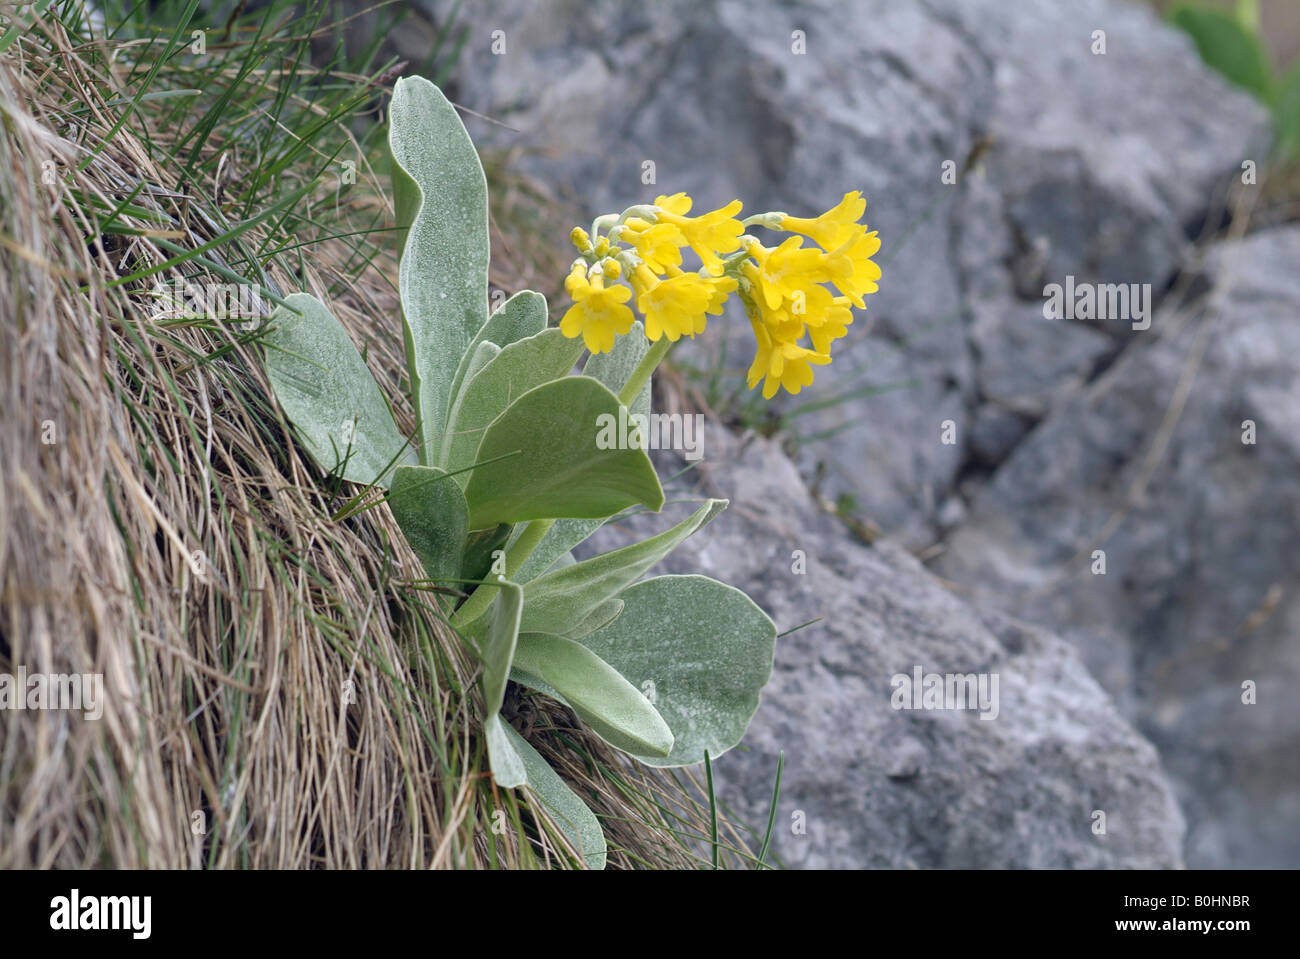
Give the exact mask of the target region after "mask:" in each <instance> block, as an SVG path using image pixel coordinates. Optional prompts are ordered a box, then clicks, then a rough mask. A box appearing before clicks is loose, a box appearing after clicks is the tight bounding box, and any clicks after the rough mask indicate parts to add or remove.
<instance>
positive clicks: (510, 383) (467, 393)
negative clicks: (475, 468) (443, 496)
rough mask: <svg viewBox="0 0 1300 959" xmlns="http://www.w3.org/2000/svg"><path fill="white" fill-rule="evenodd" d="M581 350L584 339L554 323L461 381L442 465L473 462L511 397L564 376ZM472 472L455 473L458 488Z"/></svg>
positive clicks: (458, 467)
mask: <svg viewBox="0 0 1300 959" xmlns="http://www.w3.org/2000/svg"><path fill="white" fill-rule="evenodd" d="M581 355H582V341H581V340H571V339H569V338H567V337H566V336H565V335H564V334H563V333H561V332H560V331H559V330H557V329H549V330H543V331H542V332H541V333H538V334H536V335H535V336H530V337H527V338H526V339H522V340H518V341H517V342H514V343H511V344H510V345H509V346H507V347H505V348H503V349H501V350H500V352H499V353H498V354H497V355H496V356H494V357H492V358H491V359H490V360H488V361H487V362H486V363H485V364H484V365H483V368H482V369H480V370H479V371H478V372H477V373H474V374H472V375H471V376H470V377H469V378H468V379H467V380H466V381H465V386H464V388H463V389H462V390H461V392H460V395H459V396H458V397H457V398H456V405H455V406H454V407H452V411H451V416H450V418H449V420H448V426H447V445H446V454H445V456H444V457H443V462H444V463H445V465H446V468H447V469H448V470H450V471H452V472H455V471H457V470H461V469H464V468H465V467H467V466H472V465H473V464H474V462H475V454H476V453H477V452H478V448H479V444H480V443H481V442H482V440H483V434H484V433H485V432H486V431H487V428H488V427H489V426H490V425H491V424H492V421H493V420H495V419H496V418H497V417H498V416H500V415H501V414H502V413H503V412H504V411H505V409H506V407H508V406H509V405H510V403H511V401H512V400H514V399H515V398H516V397H519V396H522V395H523V394H525V393H527V392H528V391H529V390H531V389H533V388H535V387H538V386H541V385H542V384H543V383H549V382H551V381H552V380H556V379H559V378H560V377H562V376H565V375H566V374H568V372H569V371H570V370H572V369H573V364H574V363H576V362H578V357H579V356H581ZM512 465H513V464H512ZM471 475H472V474H471V473H469V472H466V473H458V474H457V476H456V478H457V479H458V480H460V481H461V483H460V485H461V487H462V488H463V487H464V486H465V485H466V484H468V483H469V480H470V476H471Z"/></svg>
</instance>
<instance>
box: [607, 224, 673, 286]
mask: <svg viewBox="0 0 1300 959" xmlns="http://www.w3.org/2000/svg"><path fill="white" fill-rule="evenodd" d="M622 235H623V236H626V237H627V239H628V242H629V243H631V244H632V249H634V250H636V253H637V256H639V257H641V261H642V262H643V263H644V264H645V265H646V266H648V267H649V268H650V269H651V270H653V271H654V272H655V273H658V274H660V275H662V274H664V273H666V272H667V270H668V267H669V266H679V265H680V264H681V262H682V251H681V247H683V246H685V245H686V237H684V236H682V231H681V230H679V229H678V228H677V227H675V226H674V225H673V224H671V223H655V224H654V225H649V224H647V225H646V226H645V228H644V229H641V230H638V231H628V232H627V233H624V234H622Z"/></svg>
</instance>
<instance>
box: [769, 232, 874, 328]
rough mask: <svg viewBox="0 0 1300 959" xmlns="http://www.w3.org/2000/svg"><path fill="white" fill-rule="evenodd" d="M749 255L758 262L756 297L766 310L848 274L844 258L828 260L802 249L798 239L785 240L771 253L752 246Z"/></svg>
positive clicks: (815, 249) (812, 249) (827, 257)
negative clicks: (837, 276) (835, 277)
mask: <svg viewBox="0 0 1300 959" xmlns="http://www.w3.org/2000/svg"><path fill="white" fill-rule="evenodd" d="M751 252H752V253H753V256H754V258H755V259H756V260H757V261H758V264H759V265H758V270H757V271H756V272H755V274H751V275H753V276H755V282H756V283H757V286H758V288H759V295H760V296H761V298H762V299H763V301H764V303H765V304H766V305H767V306H768V307H769V308H770V309H774V310H775V309H777V308H778V307H780V305H781V303H782V302H783V301H785V300H796V299H798V298H799V297H800V296H804V297H806V296H807V295H808V293H809V291H810V290H812V289H813V288H814V287H816V286H817V284H819V283H825V282H827V281H828V280H830V279H832V278H833V277H834V276H835V275H836V274H837V273H838V274H840V275H841V276H848V275H849V274H850V273H851V272H852V266H851V261H850V260H849V258H848V256H847V255H840V256H839V257H830V256H827V255H826V254H825V253H823V252H822V251H821V250H818V249H817V248H815V247H813V248H811V249H807V250H805V249H803V239H802V238H801V237H797V236H792V237H789V238H787V239H786V240H785V242H783V243H782V244H781V245H780V246H778V247H777V248H776V249H774V250H769V249H768V248H767V247H765V246H763V245H762V244H761V243H755V244H754V245H753V246H752V248H751Z"/></svg>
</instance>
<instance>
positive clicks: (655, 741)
mask: <svg viewBox="0 0 1300 959" xmlns="http://www.w3.org/2000/svg"><path fill="white" fill-rule="evenodd" d="M514 665H515V669H516V670H517V671H518V674H522V675H524V676H535V677H537V678H538V679H540V680H541V681H542V682H543V683H545V684H546V685H547V686H549V687H550V688H551V689H554V690H555V691H556V692H557V693H559V694H560V696H561V697H562V699H563V701H564V702H565V703H567V704H568V705H569V706H571V707H572V708H573V711H574V712H576V713H577V714H578V715H579V716H580V717H581V718H582V720H583V721H584V722H585V723H586V724H587V725H588V726H590V727H591V728H592V730H593V731H594V732H595V733H596V735H598V736H599V737H600V738H601V739H603V740H605V742H607V743H609V744H610V745H611V746H613V747H615V748H616V749H621V750H623V751H624V752H628V753H632V754H634V755H649V756H668V755H669V754H670V753H671V751H672V748H673V734H672V731H671V730H670V729H669V728H668V724H667V723H665V722H664V721H663V719H662V718H661V717H660V715H659V714H658V713H657V712H656V711H655V708H654V706H652V705H650V701H649V700H647V699H646V697H645V696H643V695H642V694H641V692H640V690H638V689H637V688H636V687H635V686H633V685H632V684H631V683H629V682H628V681H627V680H626V679H624V678H623V676H622V674H621V673H619V671H618V670H616V669H615V668H614V667H612V666H610V665H609V664H608V663H606V662H605V661H604V660H603V659H601V658H600V657H599V656H597V655H596V654H595V653H593V652H592V651H591V650H590V649H588V648H587V647H586V646H583V645H582V644H581V643H578V642H575V641H574V640H572V639H565V638H564V637H563V636H551V635H548V634H546V633H522V634H520V636H519V644H518V647H517V648H516V649H515V658H514Z"/></svg>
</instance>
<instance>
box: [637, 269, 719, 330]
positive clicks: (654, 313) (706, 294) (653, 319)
mask: <svg viewBox="0 0 1300 959" xmlns="http://www.w3.org/2000/svg"><path fill="white" fill-rule="evenodd" d="M712 302H713V287H712V285H711V284H710V283H709V282H708V281H707V280H705V279H704V277H702V276H700V275H699V274H698V273H678V274H677V275H676V276H670V277H669V278H668V279H666V280H659V281H658V282H656V283H655V284H654V285H653V286H650V287H648V288H647V289H646V290H645V291H644V292H643V293H641V295H640V296H638V297H637V299H636V305H637V308H638V309H639V310H640V311H641V312H642V313H644V314H645V335H646V339H648V340H650V341H651V342H655V341H657V340H658V339H659V338H660V337H661V336H667V337H668V339H670V340H672V341H673V342H674V343H675V342H677V340H678V339H679V338H680V337H681V336H682V335H683V334H684V335H687V336H694V335H695V334H696V333H702V332H703V331H704V324H705V319H704V314H705V312H706V311H707V310H708V308H709V306H710V304H711V303H712Z"/></svg>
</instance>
